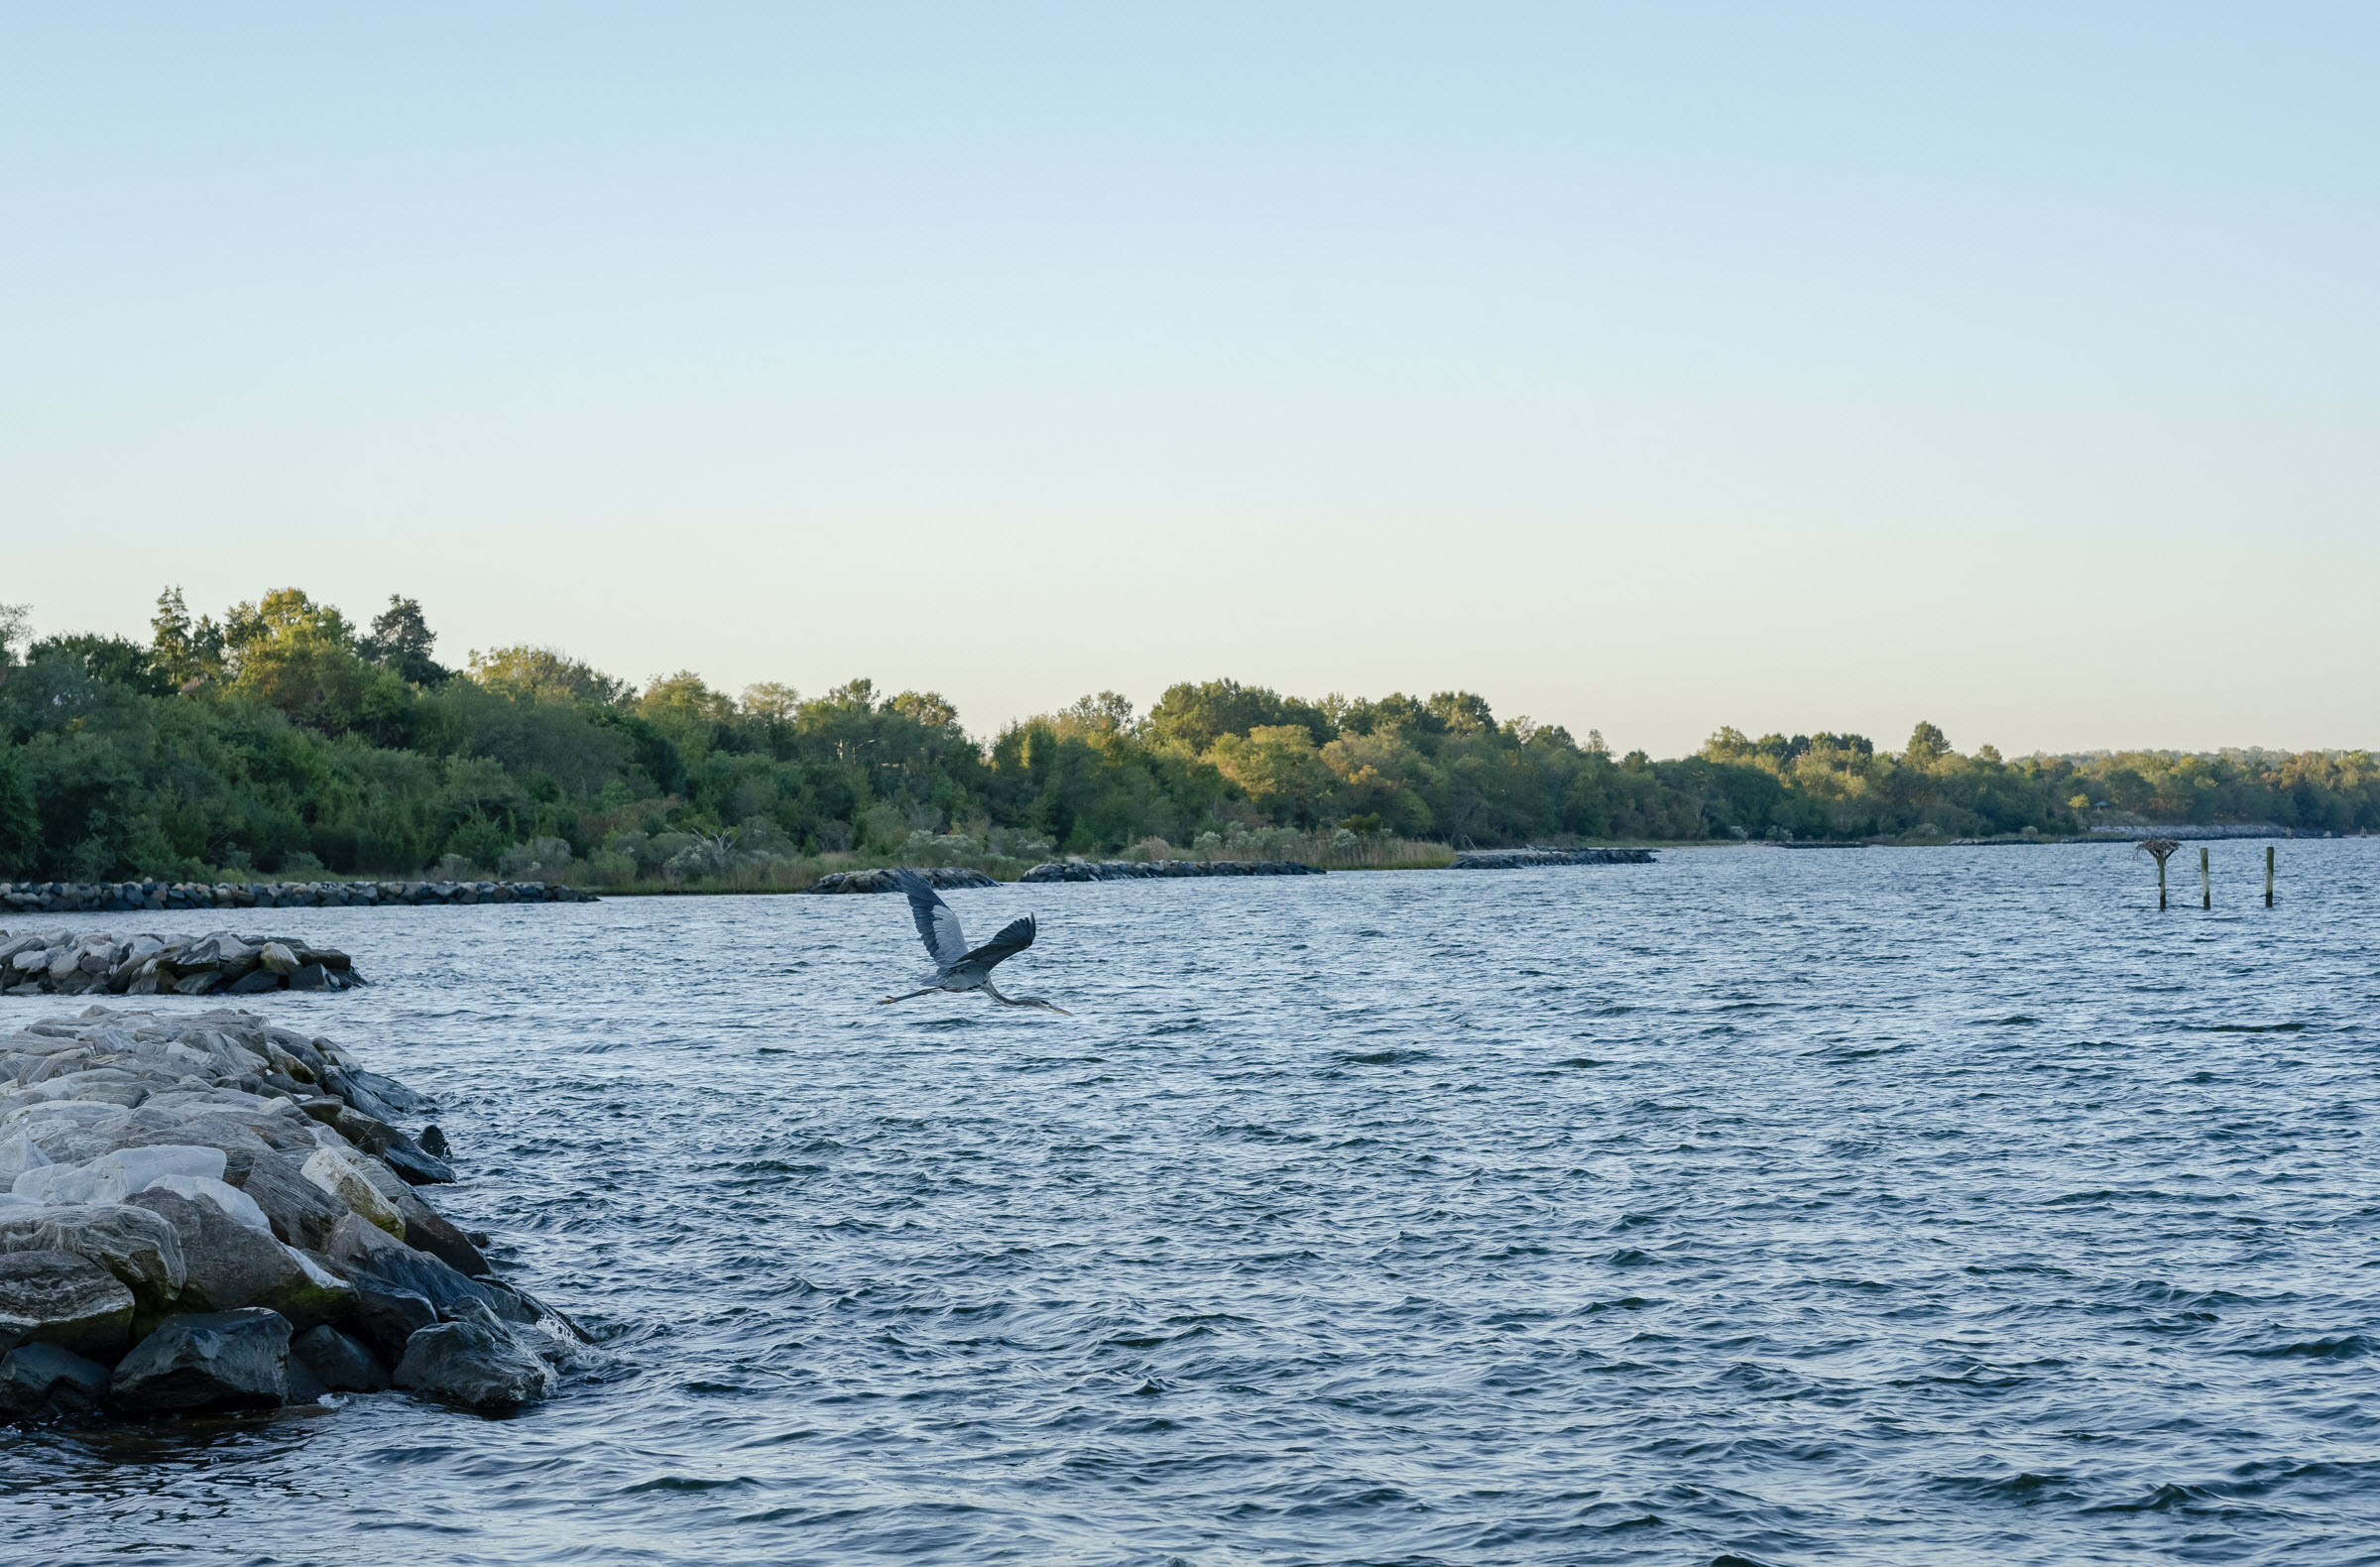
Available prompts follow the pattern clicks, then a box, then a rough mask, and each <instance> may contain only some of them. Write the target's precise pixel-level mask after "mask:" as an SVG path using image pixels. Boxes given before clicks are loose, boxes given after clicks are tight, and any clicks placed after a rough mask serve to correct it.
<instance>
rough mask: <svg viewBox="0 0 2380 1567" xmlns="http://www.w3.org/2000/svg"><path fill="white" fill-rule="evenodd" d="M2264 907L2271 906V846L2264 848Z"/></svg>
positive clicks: (2267, 845)
mask: <svg viewBox="0 0 2380 1567" xmlns="http://www.w3.org/2000/svg"><path fill="white" fill-rule="evenodd" d="M2264 906H2265V907H2267V908H2270V907H2272V906H2273V846H2272V845H2271V844H2269V843H2268V844H2266V845H2265V846H2264Z"/></svg>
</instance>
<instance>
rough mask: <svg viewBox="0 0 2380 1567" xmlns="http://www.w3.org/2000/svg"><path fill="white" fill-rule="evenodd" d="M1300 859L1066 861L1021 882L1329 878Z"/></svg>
mask: <svg viewBox="0 0 2380 1567" xmlns="http://www.w3.org/2000/svg"><path fill="white" fill-rule="evenodd" d="M1329 874H1330V873H1328V872H1327V871H1324V870H1323V869H1322V868H1321V867H1319V866H1313V865H1307V864H1305V863H1304V862H1302V861H1299V860H1064V861H1053V862H1052V863H1050V864H1048V865H1036V866H1034V867H1033V868H1032V869H1031V870H1029V871H1027V872H1025V873H1024V875H1022V876H1020V877H1018V878H1017V880H1018V881H1020V882H1134V881H1140V880H1143V879H1149V878H1161V877H1173V876H1327V875H1329Z"/></svg>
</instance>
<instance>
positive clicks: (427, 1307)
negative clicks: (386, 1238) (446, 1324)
mask: <svg viewBox="0 0 2380 1567" xmlns="http://www.w3.org/2000/svg"><path fill="white" fill-rule="evenodd" d="M347 1320H348V1325H349V1326H350V1327H352V1328H354V1329H355V1331H356V1333H357V1334H358V1335H360V1336H361V1337H362V1338H363V1340H364V1342H365V1343H367V1344H369V1345H371V1346H372V1347H373V1348H374V1349H376V1350H378V1351H379V1352H380V1353H381V1355H382V1356H383V1357H385V1358H387V1359H389V1360H396V1359H398V1358H399V1357H401V1356H403V1355H404V1354H405V1344H406V1340H408V1339H410V1338H412V1337H413V1336H414V1335H415V1334H416V1333H418V1332H420V1331H421V1330H422V1329H423V1328H425V1327H428V1326H429V1325H430V1324H431V1323H433V1322H435V1321H437V1320H438V1308H437V1307H435V1306H433V1305H431V1304H430V1303H429V1301H428V1300H427V1299H426V1298H425V1297H423V1296H420V1295H416V1294H415V1293H414V1292H413V1291H412V1290H410V1289H391V1288H388V1287H386V1286H384V1285H381V1284H377V1283H374V1282H373V1281H372V1280H371V1279H369V1278H366V1279H364V1280H363V1281H361V1282H360V1283H358V1284H356V1286H355V1310H354V1312H353V1313H352V1314H351V1315H350V1316H349V1317H348V1319H347Z"/></svg>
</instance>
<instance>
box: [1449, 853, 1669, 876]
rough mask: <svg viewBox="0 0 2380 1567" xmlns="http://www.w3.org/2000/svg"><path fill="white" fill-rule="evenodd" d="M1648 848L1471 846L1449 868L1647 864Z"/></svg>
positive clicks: (1486, 868) (1514, 869)
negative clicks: (1486, 847)
mask: <svg viewBox="0 0 2380 1567" xmlns="http://www.w3.org/2000/svg"><path fill="white" fill-rule="evenodd" d="M1652 863H1653V851H1652V850H1650V849H1475V850H1472V851H1471V852H1470V853H1467V854H1458V855H1456V856H1455V863H1454V864H1452V865H1450V866H1448V867H1447V869H1448V870H1450V871H1517V870H1519V869H1521V868H1522V867H1524V866H1531V865H1650V864H1652Z"/></svg>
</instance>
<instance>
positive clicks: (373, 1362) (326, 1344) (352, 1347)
mask: <svg viewBox="0 0 2380 1567" xmlns="http://www.w3.org/2000/svg"><path fill="white" fill-rule="evenodd" d="M422 1304H423V1307H424V1308H425V1309H426V1307H427V1305H428V1302H426V1301H424V1302H422ZM432 1320H435V1319H434V1318H433V1319H432ZM427 1326H429V1323H427V1322H416V1323H415V1324H414V1325H413V1326H412V1327H410V1328H408V1329H406V1332H405V1337H406V1338H409V1339H410V1338H411V1337H413V1335H414V1334H415V1333H416V1332H418V1331H420V1330H421V1329H422V1328H425V1327H427ZM290 1355H291V1357H292V1359H293V1360H301V1361H303V1362H305V1364H306V1367H307V1369H308V1370H310V1371H311V1372H312V1373H313V1374H314V1378H315V1380H316V1381H318V1382H320V1383H321V1384H322V1386H325V1387H327V1388H329V1389H330V1390H331V1391H332V1392H379V1391H380V1390H381V1389H383V1388H385V1387H387V1386H389V1373H388V1370H387V1368H386V1367H384V1366H382V1365H381V1364H380V1360H379V1357H377V1356H375V1355H374V1354H373V1353H372V1352H371V1351H370V1350H368V1349H366V1348H364V1347H363V1346H362V1345H361V1344H358V1343H357V1342H356V1341H355V1340H353V1339H351V1338H349V1337H348V1336H347V1335H346V1334H344V1333H341V1332H340V1331H339V1330H338V1329H337V1328H334V1327H328V1326H324V1327H319V1328H309V1329H307V1330H306V1331H305V1332H303V1333H300V1334H298V1335H297V1337H296V1338H294V1339H292V1340H291V1341H290Z"/></svg>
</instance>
